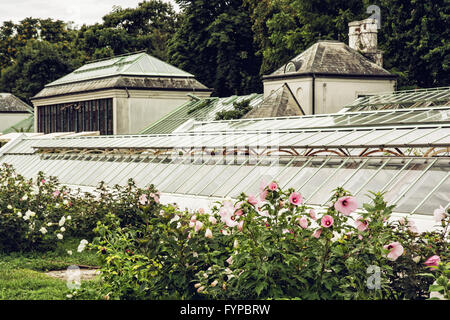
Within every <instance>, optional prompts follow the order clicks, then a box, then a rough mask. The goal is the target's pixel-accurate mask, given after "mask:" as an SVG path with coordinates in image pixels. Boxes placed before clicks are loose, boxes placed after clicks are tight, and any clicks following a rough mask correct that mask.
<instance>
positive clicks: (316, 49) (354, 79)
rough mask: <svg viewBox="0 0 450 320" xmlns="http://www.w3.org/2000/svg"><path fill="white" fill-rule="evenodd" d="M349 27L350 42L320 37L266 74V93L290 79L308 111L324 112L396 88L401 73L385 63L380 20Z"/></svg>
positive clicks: (314, 112) (358, 23) (305, 109)
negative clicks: (379, 40) (379, 41)
mask: <svg viewBox="0 0 450 320" xmlns="http://www.w3.org/2000/svg"><path fill="white" fill-rule="evenodd" d="M374 26H375V27H374ZM349 27H350V29H349V30H350V33H349V38H350V43H349V44H350V45H346V44H345V43H342V42H339V41H332V40H322V41H318V42H317V43H315V44H314V45H312V46H311V47H309V48H308V49H307V50H305V51H304V52H302V53H301V54H299V55H298V56H296V57H294V58H293V59H291V60H290V61H289V62H288V63H286V64H284V65H283V66H281V67H280V68H279V69H278V70H276V71H275V72H273V73H272V74H270V75H266V76H264V77H263V82H264V97H266V96H268V95H270V94H271V93H272V92H274V91H275V90H277V89H278V88H279V87H280V86H282V85H283V84H285V83H287V84H288V85H289V87H290V88H291V90H292V92H293V93H294V95H295V97H296V99H297V100H298V101H299V103H300V105H301V106H302V108H303V109H304V111H305V113H306V114H323V113H334V112H337V111H339V110H340V109H341V108H342V107H343V106H345V105H348V104H350V103H352V101H354V100H355V99H357V98H359V97H361V96H366V95H373V94H375V93H379V92H392V91H394V90H395V87H396V78H397V77H396V76H395V75H393V74H391V73H390V72H388V71H387V70H385V69H384V68H383V67H382V52H381V51H379V50H378V49H377V48H376V46H377V41H376V39H377V33H376V32H377V29H376V21H375V20H374V19H367V21H366V20H363V21H354V22H351V23H350V24H349Z"/></svg>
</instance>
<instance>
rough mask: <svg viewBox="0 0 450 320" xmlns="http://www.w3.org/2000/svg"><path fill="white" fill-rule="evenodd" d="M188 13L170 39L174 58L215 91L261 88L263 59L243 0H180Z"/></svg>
mask: <svg viewBox="0 0 450 320" xmlns="http://www.w3.org/2000/svg"><path fill="white" fill-rule="evenodd" d="M177 3H178V4H179V5H180V6H181V8H183V12H184V16H183V18H182V21H181V24H180V28H179V29H178V30H177V32H176V33H175V34H174V36H173V38H172V39H171V41H170V48H169V54H170V57H171V58H170V60H169V61H170V62H171V63H173V64H175V65H177V66H179V67H180V68H181V69H183V70H186V71H188V72H190V73H192V74H195V75H196V76H197V78H198V79H199V81H200V82H202V83H204V84H205V85H207V86H209V87H212V88H214V92H213V95H216V96H221V97H223V96H229V95H233V94H235V95H241V94H247V93H251V92H255V91H259V90H261V81H260V79H259V76H258V72H259V65H260V59H259V58H257V57H256V56H255V52H256V50H257V49H256V47H255V45H254V43H253V37H254V35H253V32H252V30H251V22H250V18H249V16H248V12H247V11H246V10H245V8H244V7H243V6H242V0H231V1H222V0H215V1H211V0H178V1H177Z"/></svg>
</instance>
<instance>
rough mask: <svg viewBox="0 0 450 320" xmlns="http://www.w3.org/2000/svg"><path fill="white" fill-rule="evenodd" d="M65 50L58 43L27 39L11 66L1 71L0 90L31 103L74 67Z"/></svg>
mask: <svg viewBox="0 0 450 320" xmlns="http://www.w3.org/2000/svg"><path fill="white" fill-rule="evenodd" d="M64 51H65V50H64V47H63V46H62V45H59V44H52V43H50V42H48V41H42V40H41V41H39V40H29V41H28V43H27V45H26V46H25V47H24V48H23V49H22V50H21V51H20V52H19V54H18V55H17V57H16V59H15V61H14V63H13V64H12V65H11V66H9V67H7V68H6V69H5V70H4V72H2V76H1V77H0V91H6V92H11V93H13V94H14V95H16V96H17V97H19V98H21V99H23V100H24V101H27V103H29V104H30V103H31V102H30V99H29V98H30V97H32V96H34V95H35V94H37V93H38V92H39V91H40V90H41V89H42V88H43V87H44V85H46V84H47V83H49V82H52V81H54V80H56V79H58V78H60V77H62V76H64V75H66V74H67V73H69V72H71V71H72V70H73V69H74V68H75V66H74V65H73V63H74V61H73V60H71V59H69V56H68V54H67V53H66V54H64ZM66 52H67V51H66Z"/></svg>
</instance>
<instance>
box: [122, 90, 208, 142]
mask: <svg viewBox="0 0 450 320" xmlns="http://www.w3.org/2000/svg"><path fill="white" fill-rule="evenodd" d="M188 93H189V92H179V91H159V92H158V91H152V92H142V91H138V90H136V91H133V90H130V91H129V94H130V97H129V98H128V97H118V98H116V101H117V109H118V117H117V119H118V126H117V134H122V133H124V134H125V133H131V134H134V133H139V132H140V131H141V130H143V129H145V128H146V127H148V126H149V125H150V124H152V123H153V122H155V121H157V120H159V119H161V118H162V117H163V116H165V115H166V114H168V113H169V112H171V111H173V110H174V109H176V108H178V107H179V106H181V105H182V104H184V103H185V102H186V101H188V100H190V98H189V97H188V96H187V94H188ZM195 94H196V96H199V97H209V93H206V94H205V93H198V92H197V93H195Z"/></svg>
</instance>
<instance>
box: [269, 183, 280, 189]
mask: <svg viewBox="0 0 450 320" xmlns="http://www.w3.org/2000/svg"><path fill="white" fill-rule="evenodd" d="M277 189H278V185H277V183H276V182H274V181H272V182H271V183H269V190H271V191H275V190H277Z"/></svg>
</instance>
